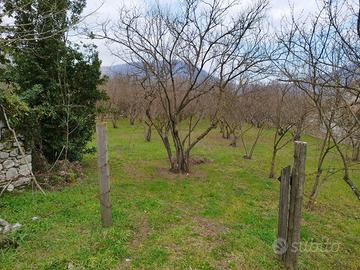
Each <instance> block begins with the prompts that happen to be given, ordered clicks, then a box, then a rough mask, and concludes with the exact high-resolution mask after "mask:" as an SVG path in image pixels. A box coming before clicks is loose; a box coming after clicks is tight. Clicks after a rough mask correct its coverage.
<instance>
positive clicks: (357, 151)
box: [352, 142, 360, 161]
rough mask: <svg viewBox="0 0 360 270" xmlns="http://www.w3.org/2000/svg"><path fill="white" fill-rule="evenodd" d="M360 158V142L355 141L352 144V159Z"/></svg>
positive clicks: (357, 159)
mask: <svg viewBox="0 0 360 270" xmlns="http://www.w3.org/2000/svg"><path fill="white" fill-rule="evenodd" d="M359 158H360V143H359V142H353V144H352V161H359Z"/></svg>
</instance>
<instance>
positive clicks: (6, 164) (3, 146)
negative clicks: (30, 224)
mask: <svg viewBox="0 0 360 270" xmlns="http://www.w3.org/2000/svg"><path fill="white" fill-rule="evenodd" d="M0 122H1V119H0ZM19 144H20V147H22V148H23V149H24V141H23V138H22V137H21V136H20V138H19ZM24 152H25V153H26V155H25V156H23V155H22V154H21V152H20V151H19V147H18V145H17V143H16V141H15V140H14V138H13V136H12V134H11V132H10V130H8V129H7V128H6V127H4V125H3V124H1V123H0V191H1V190H2V189H3V188H4V187H6V189H7V190H9V191H12V190H13V189H14V188H18V187H22V186H25V185H28V184H29V183H30V182H31V180H32V176H31V170H32V168H31V152H30V151H29V150H27V149H24Z"/></svg>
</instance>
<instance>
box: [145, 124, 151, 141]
mask: <svg viewBox="0 0 360 270" xmlns="http://www.w3.org/2000/svg"><path fill="white" fill-rule="evenodd" d="M144 138H145V141H146V142H150V141H151V125H149V124H147V123H145V134H144Z"/></svg>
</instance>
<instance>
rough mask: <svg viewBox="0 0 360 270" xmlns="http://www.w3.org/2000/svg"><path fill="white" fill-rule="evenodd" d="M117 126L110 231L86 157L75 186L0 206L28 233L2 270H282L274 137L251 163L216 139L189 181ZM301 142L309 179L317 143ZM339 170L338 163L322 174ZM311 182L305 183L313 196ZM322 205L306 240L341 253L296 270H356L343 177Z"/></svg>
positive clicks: (354, 210)
mask: <svg viewBox="0 0 360 270" xmlns="http://www.w3.org/2000/svg"><path fill="white" fill-rule="evenodd" d="M119 126H120V127H119V129H112V128H110V127H109V130H108V133H109V159H110V165H111V174H112V179H111V186H112V191H111V200H112V205H113V226H112V227H111V228H109V229H102V228H101V225H100V221H99V203H98V200H97V197H96V196H97V192H98V184H97V181H98V180H97V171H96V157H95V155H88V156H86V158H85V160H84V161H83V167H84V172H85V175H86V176H85V179H84V180H83V181H82V182H80V183H78V184H75V185H72V186H70V187H67V188H65V189H64V190H62V191H59V192H51V193H47V196H46V197H44V196H42V195H41V194H40V193H38V192H35V193H33V192H32V191H26V192H22V193H16V194H6V195H5V196H4V197H2V198H0V217H1V218H4V219H6V220H8V221H9V222H12V223H15V222H20V223H21V224H23V227H22V228H21V230H20V231H18V232H16V233H14V234H13V235H12V236H11V237H13V238H15V239H16V240H17V242H18V243H19V247H18V248H17V249H11V250H7V251H1V254H0V269H4V270H5V269H68V268H67V267H68V266H69V264H72V265H73V266H74V268H72V269H282V267H281V264H280V263H278V261H277V259H276V255H275V254H274V252H273V249H272V243H273V241H274V240H275V238H276V230H277V206H278V196H279V183H278V181H277V180H270V179H268V178H267V175H268V170H269V163H270V158H271V157H270V155H271V142H272V132H273V131H271V130H268V131H266V132H265V134H264V137H263V138H262V139H261V141H260V142H259V145H258V147H257V149H256V150H255V153H254V159H253V160H245V159H243V158H242V156H243V155H244V152H243V149H242V148H241V147H240V146H239V147H237V148H231V147H228V144H229V142H228V141H226V140H224V139H221V137H220V135H219V132H218V131H214V132H212V133H211V134H210V135H209V136H208V137H207V138H206V139H205V140H204V141H202V142H201V143H200V144H199V145H198V146H197V147H196V149H195V150H194V152H193V155H195V156H202V157H206V158H208V159H210V160H211V162H210V163H206V164H202V165H197V166H195V167H192V173H190V175H189V176H187V177H186V176H174V175H171V174H170V173H168V172H167V169H166V168H167V166H168V165H167V161H166V159H165V156H166V155H165V151H164V149H163V147H162V145H161V142H160V140H159V138H158V137H157V136H155V135H154V136H153V141H152V142H150V143H146V142H144V140H143V129H142V127H141V125H136V126H129V125H128V124H127V123H126V122H125V121H121V123H120V125H119ZM248 136H249V138H252V137H253V136H254V134H250V133H249V134H248ZM304 140H306V141H307V142H308V158H307V172H308V173H311V172H313V171H314V169H315V166H316V158H317V155H318V150H319V141H318V140H316V139H314V138H311V137H305V138H304ZM93 144H94V143H93ZM292 151H293V150H292V145H289V146H288V147H287V148H286V149H283V150H282V151H281V152H280V153H279V156H278V159H277V174H278V173H279V170H280V168H281V167H284V166H286V165H289V164H291V163H292ZM339 166H340V164H339V161H338V159H337V157H336V155H335V154H331V155H330V156H329V158H328V160H327V162H326V164H325V167H326V168H329V167H333V168H338V167H339ZM355 173H356V171H354V174H353V178H354V181H355V182H356V183H357V185H360V181H359V177H360V175H359V173H356V174H355ZM312 182H313V177H310V176H309V177H307V179H306V191H305V193H306V194H309V191H310V188H311V185H312ZM318 201H319V202H318V204H317V206H316V208H315V210H314V211H312V212H309V211H308V210H304V212H303V222H302V223H303V226H302V231H301V239H302V241H303V242H316V243H323V244H324V243H326V242H327V241H328V242H330V243H339V244H340V248H339V250H338V251H337V252H327V253H326V252H322V253H321V252H302V253H301V256H300V261H299V268H300V269H354V270H355V269H359V267H360V260H359V258H360V205H359V202H358V201H357V200H356V198H355V196H354V195H353V194H352V192H351V191H350V189H349V188H348V187H347V186H346V185H345V183H344V182H343V181H342V180H341V175H335V176H333V177H331V178H330V179H329V180H327V181H326V182H325V183H324V185H323V186H322V189H321V192H320V195H319V200H318ZM305 202H306V200H305ZM34 216H38V217H40V218H39V220H37V221H32V220H31V218H32V217H34ZM129 260H130V261H129Z"/></svg>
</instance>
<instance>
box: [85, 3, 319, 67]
mask: <svg viewBox="0 0 360 270" xmlns="http://www.w3.org/2000/svg"><path fill="white" fill-rule="evenodd" d="M147 1H152V2H153V1H154V0H88V1H87V2H88V4H87V7H86V9H85V12H84V14H90V13H93V12H94V11H96V12H95V13H94V14H91V16H89V17H88V18H87V23H89V24H95V23H97V22H99V23H100V22H103V21H104V20H106V19H110V20H116V19H117V15H118V10H119V8H120V7H121V6H123V5H126V6H130V7H139V6H140V7H141V6H142V5H144V3H146V2H147ZM159 1H160V2H161V3H166V4H168V5H173V4H174V3H176V2H177V1H176V0H159ZM243 2H245V3H251V2H252V0H243ZM290 6H294V10H295V12H296V13H297V14H302V15H304V16H306V15H307V14H309V13H310V12H312V11H315V10H316V9H317V4H316V0H270V9H269V20H270V21H271V23H272V24H273V25H275V26H278V25H279V22H280V20H281V18H282V17H283V16H285V15H288V14H289V13H290V11H291V8H290ZM94 43H95V44H96V45H97V46H98V50H99V54H100V58H101V60H102V65H103V66H111V65H114V64H118V63H119V60H118V59H116V58H115V57H114V56H112V55H111V53H110V52H109V50H108V49H107V47H106V45H105V44H104V42H100V41H95V42H94Z"/></svg>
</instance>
